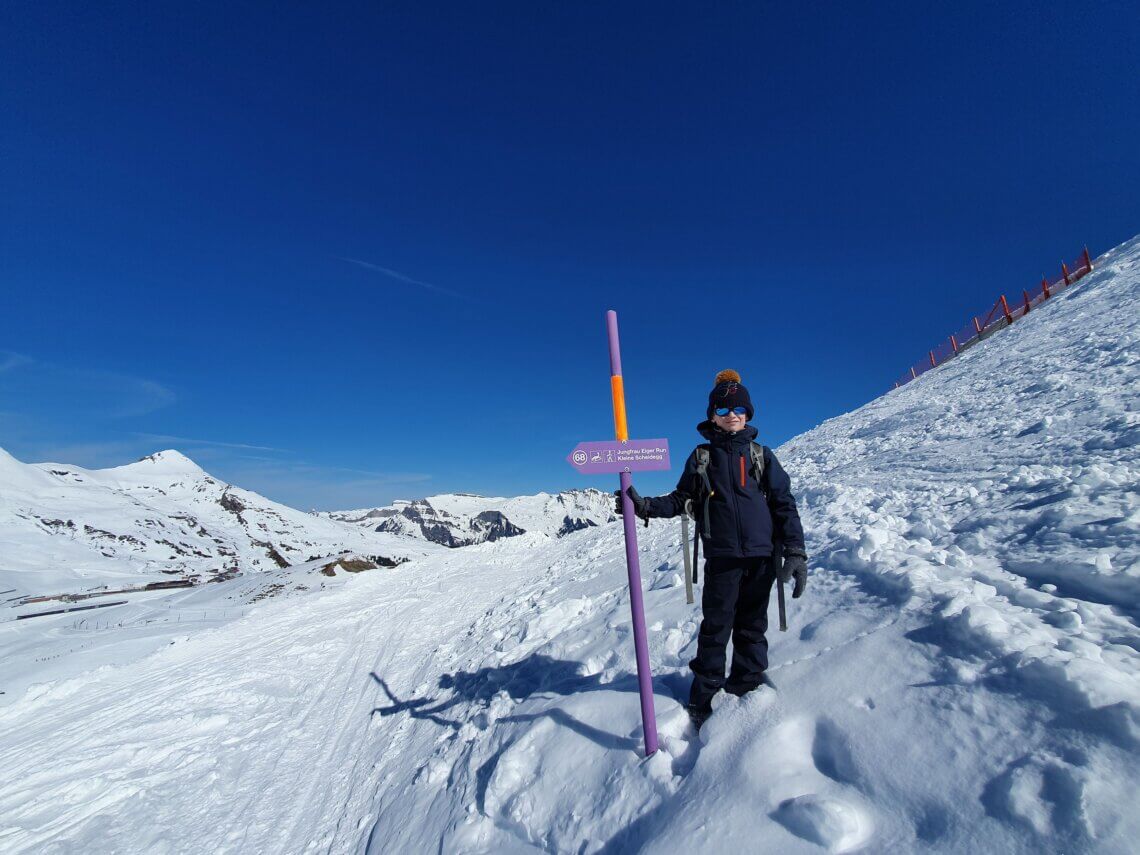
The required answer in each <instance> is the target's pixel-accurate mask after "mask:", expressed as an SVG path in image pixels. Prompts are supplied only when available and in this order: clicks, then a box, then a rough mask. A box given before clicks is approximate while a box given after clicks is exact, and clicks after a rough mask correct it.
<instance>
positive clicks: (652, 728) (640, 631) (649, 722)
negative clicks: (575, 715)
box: [606, 309, 657, 757]
mask: <svg viewBox="0 0 1140 855" xmlns="http://www.w3.org/2000/svg"><path fill="white" fill-rule="evenodd" d="M606 331H607V333H608V334H609V340H610V391H611V392H612V394H613V402H614V433H615V434H616V439H617V440H618V441H619V442H628V440H629V426H628V424H627V423H626V415H625V386H624V383H623V381H622V376H621V346H620V344H619V343H618V325H617V312H615V311H613V310H612V309H611V310H610V311H608V312H606ZM618 477H619V478H620V481H621V507H622V521H623V523H624V528H625V563H626V569H627V570H628V572H629V607H630V611H631V612H632V613H633V646H634V651H635V653H636V655H637V685H638V691H639V693H640V695H641V723H642V727H643V729H644V731H645V756H646V757H648V756H649V755H651V754H653V753H654V752H656V751H657V714H656V712H655V711H654V709H653V674H652V672H651V671H650V668H649V641H648V638H647V636H646V632H645V603H644V600H643V599H642V592H641V564H640V563H639V562H638V560H637V517H636V515H635V514H634V511H633V502H631V501H630V500H629V496H628V495H627V493H626V491H627V490H628V489H629V487H630V485H631V484H632V483H633V476H632V474H631V473H629V472H625V471H623V472H621V473H620V474H619V475H618Z"/></svg>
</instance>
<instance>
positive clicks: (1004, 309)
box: [1001, 294, 1013, 324]
mask: <svg viewBox="0 0 1140 855" xmlns="http://www.w3.org/2000/svg"><path fill="white" fill-rule="evenodd" d="M1001 310H1002V312H1004V313H1005V322H1006V323H1007V324H1012V323H1013V315H1011V314H1010V313H1009V303H1007V302H1006V301H1005V294H1002V295H1001Z"/></svg>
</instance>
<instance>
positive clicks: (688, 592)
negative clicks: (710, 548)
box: [681, 510, 693, 605]
mask: <svg viewBox="0 0 1140 855" xmlns="http://www.w3.org/2000/svg"><path fill="white" fill-rule="evenodd" d="M681 554H682V555H683V556H684V557H685V602H686V603H688V604H689V605H692V604H693V562H692V560H691V559H690V558H689V512H688V511H687V510H686V511H685V513H683V514H682V515H681Z"/></svg>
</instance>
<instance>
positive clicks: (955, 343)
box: [950, 336, 958, 353]
mask: <svg viewBox="0 0 1140 855" xmlns="http://www.w3.org/2000/svg"><path fill="white" fill-rule="evenodd" d="M950 346H951V347H952V348H954V353H957V352H958V339H956V338H954V336H950Z"/></svg>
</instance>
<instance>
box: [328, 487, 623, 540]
mask: <svg viewBox="0 0 1140 855" xmlns="http://www.w3.org/2000/svg"><path fill="white" fill-rule="evenodd" d="M328 516H329V517H331V518H332V519H337V520H341V521H343V522H350V523H354V524H356V525H362V526H365V527H368V528H372V529H373V530H375V531H387V532H393V533H396V534H404V535H407V536H409V537H420V538H423V539H424V540H427V541H430V542H432V543H438V544H441V545H443V546H449V547H458V546H469V545H471V544H473V543H484V542H486V541H492V540H499V539H501V538H504V537H515V536H517V535H520V534H523V533H525V532H542V533H544V534H546V535H548V536H550V537H564V536H565V535H567V534H569V533H570V532H573V531H578V530H579V529H583V528H589V527H591V526H595V525H601V524H602V523H607V522H612V521H613V520H614V519H616V516H615V514H614V512H613V499H612V498H611V497H610V494H609V493H604V492H602V491H601V490H568V491H566V492H563V493H557V494H554V495H551V494H550V493H539V494H538V495H536V496H517V497H515V498H511V499H507V498H501V497H489V496H476V495H473V494H470V493H447V494H443V495H439V496H429V497H428V498H426V499H416V500H415V501H410V502H409V501H397V502H394V503H393V504H391V505H389V506H387V507H384V508H365V509H361V510H355V511H334V512H332V513H330V514H328Z"/></svg>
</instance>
